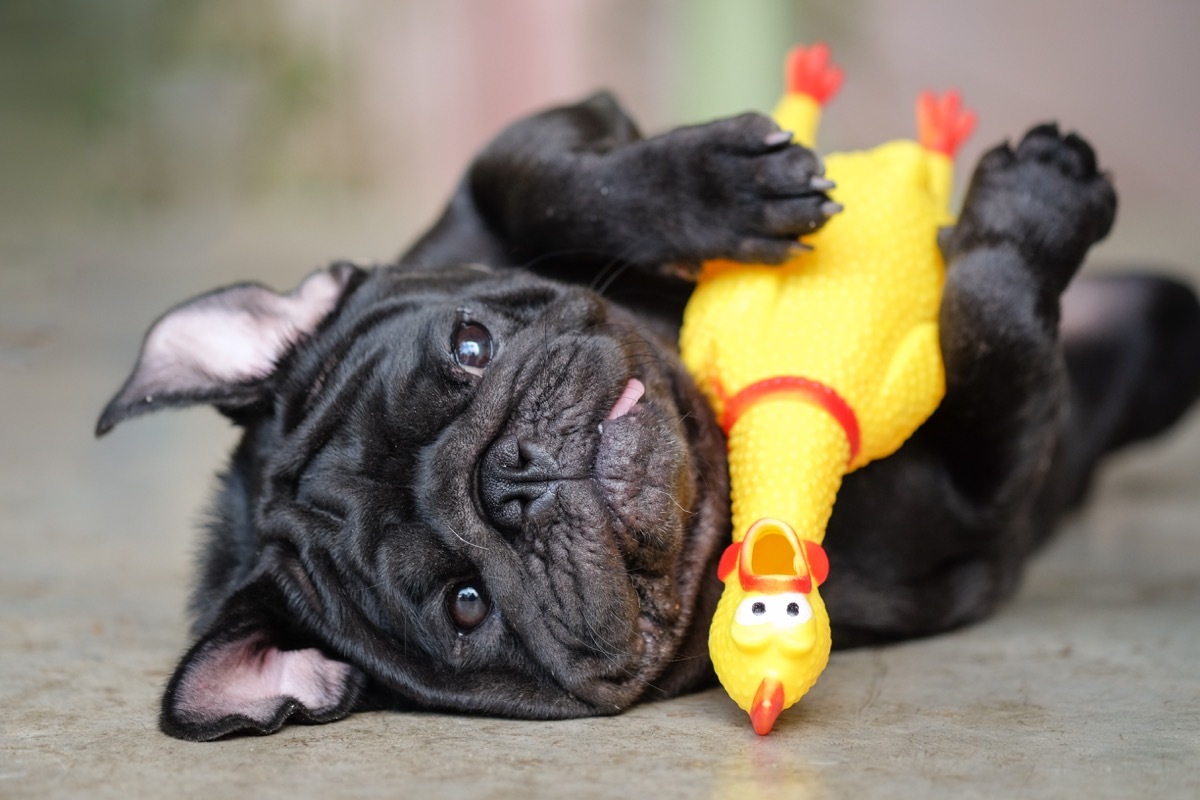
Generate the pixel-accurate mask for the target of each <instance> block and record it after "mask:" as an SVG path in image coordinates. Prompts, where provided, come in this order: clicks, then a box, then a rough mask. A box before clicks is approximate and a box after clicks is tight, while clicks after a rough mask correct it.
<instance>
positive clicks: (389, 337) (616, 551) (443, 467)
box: [98, 265, 728, 739]
mask: <svg viewBox="0 0 1200 800" xmlns="http://www.w3.org/2000/svg"><path fill="white" fill-rule="evenodd" d="M197 402H207V403H211V404H213V405H215V406H217V407H218V408H220V409H221V410H222V411H223V412H225V413H226V414H227V415H228V416H230V417H231V418H232V419H234V420H235V421H236V422H238V423H239V424H240V425H242V426H244V428H245V435H244V438H243V440H242V442H241V444H240V445H239V447H238V449H237V451H236V453H235V454H234V459H233V464H232V466H231V468H230V470H229V472H228V474H227V476H226V478H225V480H224V486H223V490H222V493H221V497H220V499H219V502H218V506H219V508H218V515H219V520H218V522H217V525H216V529H215V531H214V537H213V542H212V552H210V553H208V554H207V556H206V559H205V562H204V569H203V574H202V577H201V587H200V590H199V592H198V594H197V598H196V601H197V608H196V611H197V614H198V617H199V621H198V623H197V625H198V632H199V633H200V637H199V640H198V641H197V642H196V644H195V645H194V646H193V647H192V648H191V649H190V650H189V651H188V652H187V654H186V655H185V656H184V658H183V660H182V662H181V664H180V665H179V667H178V669H177V670H176V672H175V675H174V677H173V678H172V679H171V682H170V684H169V686H168V688H167V694H166V697H165V698H164V705H163V717H162V724H163V727H164V729H165V730H166V731H167V732H169V733H172V734H174V735H177V736H182V737H185V738H198V739H208V738H215V737H217V736H222V735H225V734H227V733H230V732H233V731H237V730H254V731H259V732H266V731H271V730H274V729H276V728H278V727H279V726H280V725H282V724H283V723H284V722H285V721H286V720H287V719H288V718H289V717H291V716H295V717H298V718H299V719H302V720H307V721H327V720H330V719H335V718H338V717H340V716H342V715H344V714H346V713H348V712H349V711H350V710H353V709H354V708H355V707H364V706H372V705H385V706H399V707H413V708H435V709H453V710H460V711H469V712H478V713H491V714H500V715H520V716H523V717H544V718H555V717H570V716H581V715H590V714H601V713H611V712H615V711H618V710H620V709H622V708H625V707H627V706H628V705H630V704H631V703H633V702H634V701H635V700H638V699H640V698H643V697H646V696H648V695H653V694H654V693H655V692H656V691H657V692H662V693H668V694H669V693H673V692H675V691H678V690H679V689H681V688H683V687H684V686H686V685H689V684H693V683H695V682H696V681H697V680H700V679H701V678H702V676H703V675H705V674H706V673H707V669H708V667H707V656H706V647H705V637H704V631H703V627H704V623H701V624H699V625H693V624H692V623H693V620H694V619H701V620H707V617H708V615H709V613H710V612H711V606H712V605H713V604H714V603H715V600H716V595H717V593H718V592H719V589H720V584H719V583H718V582H717V581H716V579H715V577H714V570H713V565H714V558H715V557H717V556H718V555H719V552H718V551H719V548H720V545H721V543H722V542H723V541H724V540H725V538H726V537H727V534H728V531H727V525H728V522H727V520H728V508H727V499H726V498H727V479H726V477H725V464H724V444H723V442H722V440H721V439H720V436H719V434H718V433H717V432H716V431H717V429H716V426H715V424H713V422H712V419H711V416H710V415H709V411H708V408H707V406H706V404H705V402H704V400H703V398H702V397H701V396H700V395H699V394H698V392H697V391H696V389H695V388H694V386H693V384H692V383H691V382H690V380H689V379H688V377H687V375H686V373H685V372H684V370H683V368H682V367H681V365H680V363H679V360H678V357H677V355H676V354H675V352H674V345H673V342H672V341H671V340H670V338H669V336H668V337H665V338H664V337H662V336H661V334H658V333H655V332H653V330H652V326H650V325H648V324H647V322H646V320H643V319H638V318H635V317H634V316H633V315H631V314H630V313H629V312H627V311H626V310H624V309H623V308H622V307H620V306H617V305H615V304H613V303H610V302H608V301H607V300H605V299H603V298H602V297H600V296H599V295H597V294H595V293H594V292H591V291H588V290H585V289H582V288H577V287H571V286H567V285H563V284H559V283H556V282H551V281H548V280H544V279H541V278H537V277H534V276H532V275H529V274H526V273H523V272H520V271H513V270H503V271H492V270H487V269H482V268H474V267H463V268H458V269H450V270H440V271H437V272H419V271H412V270H404V269H399V268H389V269H376V270H372V271H369V272H368V271H363V270H360V269H358V268H356V267H353V266H350V265H335V266H334V267H331V268H330V269H328V270H323V271H320V272H317V273H315V274H314V275H312V276H310V277H309V278H308V279H307V280H306V281H305V282H304V283H303V284H302V285H301V286H300V287H299V288H298V289H297V290H296V291H294V292H292V293H291V294H289V295H279V294H275V293H274V292H271V291H269V290H267V289H265V288H263V287H261V286H258V285H251V284H243V285H238V286H233V287H229V288H226V289H222V290H218V291H216V292H213V293H210V294H207V295H204V296H201V297H199V298H196V299H194V300H192V301H190V302H187V303H185V304H183V305H181V306H178V307H176V308H175V309H173V310H171V311H169V312H168V313H167V314H165V315H164V316H163V317H162V318H161V319H159V321H158V322H156V323H155V324H154V326H153V327H152V328H151V330H150V332H149V333H148V334H147V336H146V339H145V342H144V343H143V347H142V352H141V355H140V357H139V360H138V363H137V366H136V367H135V369H134V372H133V374H132V375H131V376H130V378H129V380H128V381H127V383H126V385H125V387H124V388H123V389H122V390H121V392H120V393H118V395H117V396H116V398H114V400H113V401H112V402H111V403H110V404H109V406H108V407H107V408H106V409H105V411H104V413H103V415H102V416H101V419H100V423H99V426H98V431H99V432H101V433H103V432H105V431H107V430H108V429H109V428H111V427H112V426H113V425H115V424H116V423H117V422H119V421H121V420H122V419H124V418H126V417H129V416H131V415H134V414H138V413H141V412H145V411H150V410H154V409H157V408H161V407H169V406H180V405H186V404H191V403H197Z"/></svg>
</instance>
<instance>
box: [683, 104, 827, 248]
mask: <svg viewBox="0 0 1200 800" xmlns="http://www.w3.org/2000/svg"><path fill="white" fill-rule="evenodd" d="M660 141H661V142H662V143H663V144H665V145H666V146H667V147H668V153H669V156H668V157H669V158H670V159H671V161H672V162H673V164H674V169H673V170H672V172H674V174H675V175H676V176H678V180H676V181H674V184H675V185H674V186H672V187H664V188H666V189H667V191H668V192H669V202H670V203H672V204H673V205H674V206H675V208H676V211H677V219H678V220H679V223H680V224H679V226H678V227H677V228H676V229H675V231H674V232H673V233H674V234H675V238H676V241H675V242H674V244H675V246H676V247H677V248H678V249H679V251H680V252H679V255H680V256H681V257H682V258H684V259H688V260H690V259H696V260H704V259H709V258H732V259H736V260H738V261H746V262H762V263H769V264H775V263H779V262H781V261H784V260H785V259H787V257H788V256H789V255H790V254H791V253H792V252H793V251H794V250H795V249H796V248H797V247H800V246H801V245H800V244H799V241H798V240H799V238H800V237H801V236H805V235H807V234H810V233H813V232H814V231H816V230H818V229H819V228H820V227H821V226H822V225H824V224H825V222H826V220H828V219H829V217H831V216H832V215H833V214H835V213H837V212H838V211H839V210H841V206H839V205H838V204H837V203H834V202H832V201H831V200H830V199H829V196H828V195H827V194H826V192H827V191H828V190H829V189H831V188H833V184H832V183H831V182H830V181H828V180H827V179H826V178H825V177H824V165H823V164H822V163H821V160H820V159H819V158H818V157H817V156H816V154H814V153H813V152H812V151H811V150H809V149H807V148H805V147H801V146H799V145H796V144H794V143H793V142H792V135H791V134H790V133H789V132H787V131H783V130H780V128H779V127H778V126H777V125H776V124H775V123H774V122H773V121H772V120H771V119H770V118H769V117H765V116H763V115H762V114H742V115H740V116H737V117H730V118H728V119H722V120H718V121H716V122H712V123H709V124H707V125H700V126H696V127H693V128H685V129H680V130H678V131H676V132H674V133H673V134H668V135H667V136H665V137H662V139H661V140H660Z"/></svg>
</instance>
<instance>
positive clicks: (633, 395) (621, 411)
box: [604, 378, 646, 422]
mask: <svg viewBox="0 0 1200 800" xmlns="http://www.w3.org/2000/svg"><path fill="white" fill-rule="evenodd" d="M645 393H646V387H645V386H643V385H642V382H641V381H639V380H638V379H637V378H630V379H629V383H627V384H625V388H624V389H622V390H621V396H620V397H618V398H617V402H616V404H615V405H613V407H612V411H609V412H608V416H607V417H605V418H604V419H605V422H607V421H608V420H610V419H616V418H617V417H623V416H625V415H626V414H628V413H629V411H630V410H631V409H632V408H633V407H634V406H635V405H637V401H638V400H639V399H641V397H642V395H643V394H645Z"/></svg>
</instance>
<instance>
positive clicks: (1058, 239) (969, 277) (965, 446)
mask: <svg viewBox="0 0 1200 800" xmlns="http://www.w3.org/2000/svg"><path fill="white" fill-rule="evenodd" d="M1115 211H1116V197H1115V195H1114V193H1113V191H1112V187H1111V185H1110V184H1109V182H1108V180H1107V179H1106V178H1105V176H1104V175H1103V174H1101V173H1100V172H1098V171H1097V169H1096V160H1095V156H1094V154H1093V152H1092V149H1091V147H1090V146H1088V144H1087V143H1086V142H1084V141H1083V140H1082V139H1080V138H1078V137H1077V136H1074V135H1067V136H1063V135H1061V134H1059V132H1058V130H1057V129H1056V128H1054V127H1053V126H1040V127H1037V128H1034V129H1033V130H1031V131H1030V132H1029V133H1028V134H1026V136H1025V138H1024V139H1023V140H1022V141H1021V143H1020V144H1019V145H1018V146H1017V147H1015V148H1010V147H1009V146H1007V145H1002V146H1000V147H997V148H995V149H993V150H992V151H990V152H989V153H987V154H986V155H985V156H984V157H983V159H982V160H981V161H980V164H979V166H978V167H977V168H976V171H975V174H974V176H973V177H972V181H971V186H970V189H969V191H968V194H967V198H966V201H965V202H964V205H963V210H962V214H961V216H960V218H959V221H958V223H957V224H956V225H955V226H954V228H952V229H950V230H949V231H948V232H946V233H945V234H944V236H943V237H942V245H943V250H944V252H945V254H946V262H947V279H946V290H945V295H944V298H943V302H942V309H941V338H942V351H943V358H944V360H945V365H946V397H945V400H944V401H943V402H942V404H941V406H940V407H939V408H938V410H937V411H936V412H935V413H934V415H933V417H931V418H930V420H929V423H928V424H927V425H926V426H925V428H924V429H923V431H922V436H923V437H929V439H927V440H926V441H927V443H929V444H931V445H932V446H933V447H934V449H936V450H937V451H938V452H939V453H940V455H941V457H942V458H943V459H944V461H945V464H946V467H947V472H948V474H949V476H950V478H951V480H952V482H953V484H954V486H955V488H956V489H957V491H958V492H959V493H960V494H961V496H962V497H963V499H965V501H966V502H967V503H969V504H970V505H972V506H974V507H976V508H978V509H979V510H980V511H981V512H986V511H987V510H988V509H994V508H1017V507H1021V506H1023V505H1025V503H1023V502H1022V501H1021V499H1020V498H1021V496H1023V495H1027V494H1029V493H1030V492H1031V491H1033V490H1034V489H1035V488H1036V487H1039V486H1041V485H1043V484H1044V483H1046V482H1047V481H1049V482H1050V483H1053V482H1054V481H1053V478H1054V476H1053V475H1052V474H1051V472H1050V470H1051V464H1052V462H1053V461H1054V460H1055V458H1056V451H1057V449H1058V448H1059V447H1060V438H1061V437H1062V435H1063V431H1064V424H1065V420H1066V414H1067V408H1068V400H1069V391H1068V381H1067V373H1066V369H1065V366H1064V361H1063V356H1062V351H1061V349H1060V347H1059V342H1058V325H1059V316H1060V314H1059V304H1060V298H1061V295H1062V292H1063V291H1064V289H1065V288H1066V286H1067V284H1068V283H1069V282H1070V280H1071V279H1072V277H1073V276H1074V274H1075V272H1076V270H1078V268H1079V266H1080V264H1081V263H1082V261H1083V258H1084V256H1085V255H1086V253H1087V250H1088V248H1090V247H1091V245H1092V244H1093V243H1094V242H1096V241H1098V240H1099V239H1101V238H1103V237H1104V236H1105V235H1107V233H1108V231H1109V228H1110V227H1111V225H1112V220H1113V216H1114V214H1115Z"/></svg>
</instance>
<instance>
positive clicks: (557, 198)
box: [464, 94, 837, 277]
mask: <svg viewBox="0 0 1200 800" xmlns="http://www.w3.org/2000/svg"><path fill="white" fill-rule="evenodd" d="M829 187H830V184H829V183H828V182H827V181H825V179H824V178H822V177H821V163H820V161H819V160H818V159H817V158H816V156H815V155H813V153H812V152H811V151H809V150H807V149H805V148H803V147H799V146H797V145H793V144H791V137H790V135H789V134H787V133H786V132H783V131H780V130H779V128H778V127H777V126H776V125H775V124H774V123H773V122H772V121H771V120H770V119H769V118H767V117H765V116H762V115H759V114H744V115H741V116H738V117H732V118H729V119H724V120H719V121H717V122H713V123H709V124H707V125H698V126H694V127H688V128H679V129H676V130H673V131H670V132H668V133H666V134H663V135H661V136H656V137H653V138H650V139H642V138H640V136H639V134H638V132H637V129H636V128H635V127H634V125H633V123H632V122H631V121H630V120H629V118H628V117H627V116H626V115H625V113H624V112H623V111H622V110H621V108H620V107H619V106H618V105H617V103H616V101H615V100H613V99H612V98H611V97H610V96H608V95H605V94H600V95H596V96H594V97H592V98H590V99H589V100H587V101H585V102H583V103H581V104H579V105H575V106H569V107H565V108H559V109H554V110H551V111H548V112H545V113H543V114H540V115H537V116H535V117H531V118H529V119H526V120H522V121H521V122H518V123H517V124H515V125H514V126H512V127H511V128H509V129H508V130H506V131H505V132H504V133H502V134H501V135H500V136H499V137H498V138H497V139H496V140H495V141H494V142H493V143H492V144H491V145H490V146H489V147H488V148H487V149H486V150H485V151H484V152H483V153H482V154H481V155H480V157H479V158H478V160H477V161H476V162H475V163H474V165H473V166H472V167H471V170H470V172H469V174H468V177H467V182H466V185H465V187H464V188H465V189H466V190H467V191H468V193H469V203H470V206H471V207H472V209H473V210H474V211H475V212H476V213H477V214H478V216H479V218H480V219H482V220H483V222H484V224H485V226H486V228H487V230H488V231H490V232H491V233H492V234H494V235H495V236H496V237H497V239H498V240H499V241H500V242H501V243H502V245H503V247H504V248H506V255H507V258H508V260H509V261H510V262H511V263H515V264H527V263H530V262H536V261H546V260H550V261H553V262H556V263H559V264H562V265H563V266H564V268H566V269H572V268H573V269H576V270H578V269H581V268H584V269H586V267H587V265H589V264H590V265H601V266H606V265H611V264H612V263H614V262H620V263H628V264H633V265H638V266H653V265H658V264H663V263H671V262H699V261H702V260H705V259H710V258H733V259H738V260H743V261H762V262H769V263H775V262H779V261H781V260H783V259H784V258H785V257H786V256H787V255H788V253H789V252H790V251H791V249H792V248H794V247H795V246H796V239H797V237H799V236H801V235H803V234H805V233H810V232H812V231H814V230H816V229H817V228H819V227H820V226H821V225H822V224H823V223H824V222H825V220H826V219H827V217H828V216H829V215H830V214H831V213H833V212H834V211H836V210H837V206H836V205H835V204H831V203H830V202H829V198H828V197H827V196H826V194H825V190H826V189H828V188H829ZM581 265H582V266H581ZM572 277H578V276H572Z"/></svg>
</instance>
